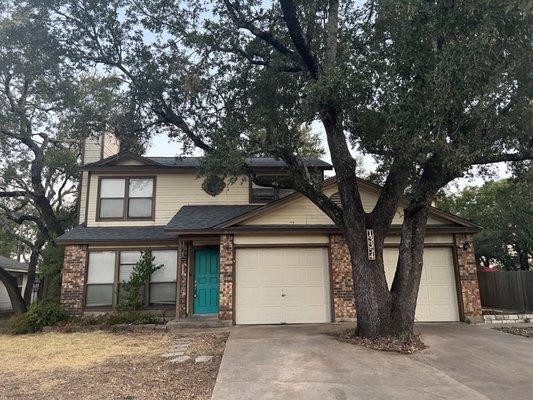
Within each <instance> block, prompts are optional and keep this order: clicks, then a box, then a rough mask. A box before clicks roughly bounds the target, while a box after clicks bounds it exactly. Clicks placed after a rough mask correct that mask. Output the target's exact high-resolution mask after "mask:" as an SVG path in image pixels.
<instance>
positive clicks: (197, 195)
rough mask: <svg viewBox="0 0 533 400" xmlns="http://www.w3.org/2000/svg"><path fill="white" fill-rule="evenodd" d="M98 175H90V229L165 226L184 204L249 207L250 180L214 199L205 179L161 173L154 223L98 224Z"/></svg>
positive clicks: (158, 178) (193, 175)
mask: <svg viewBox="0 0 533 400" xmlns="http://www.w3.org/2000/svg"><path fill="white" fill-rule="evenodd" d="M141 175H142V176H146V175H147V174H146V173H145V174H141ZM99 176H105V175H91V185H90V193H89V209H88V221H87V226H147V225H166V224H167V223H168V222H169V221H170V219H171V218H172V217H173V216H174V215H175V214H176V212H178V210H179V209H180V208H181V207H182V206H184V205H202V204H248V182H247V181H242V180H240V179H239V180H238V181H237V183H235V184H234V185H228V186H227V187H226V188H225V189H224V191H223V192H222V193H221V194H219V195H218V196H215V197H213V196H210V195H208V194H207V193H205V192H204V191H203V190H202V180H201V179H198V178H197V175H196V173H177V174H159V175H157V183H156V197H155V221H96V203H97V192H98V177H99ZM108 176H113V175H108ZM129 176H135V175H134V174H132V175H129Z"/></svg>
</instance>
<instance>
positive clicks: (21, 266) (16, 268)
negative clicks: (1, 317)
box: [0, 256, 34, 311]
mask: <svg viewBox="0 0 533 400" xmlns="http://www.w3.org/2000/svg"><path fill="white" fill-rule="evenodd" d="M0 267H2V268H4V269H5V270H6V271H7V272H9V273H10V274H11V275H13V276H14V277H15V278H17V283H18V287H19V289H20V292H21V293H23V292H24V289H25V288H26V282H27V281H28V264H26V263H21V262H19V261H17V260H13V259H11V258H7V257H4V256H0ZM33 297H34V296H32V298H33ZM11 310H13V307H12V306H11V300H10V299H9V295H8V294H7V290H6V287H5V286H4V284H3V283H2V282H0V311H11Z"/></svg>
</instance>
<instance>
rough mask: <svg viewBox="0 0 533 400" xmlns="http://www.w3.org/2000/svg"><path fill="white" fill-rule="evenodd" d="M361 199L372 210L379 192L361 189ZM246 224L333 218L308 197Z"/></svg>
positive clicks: (399, 217)
mask: <svg viewBox="0 0 533 400" xmlns="http://www.w3.org/2000/svg"><path fill="white" fill-rule="evenodd" d="M336 192H337V188H336V187H335V186H332V187H329V188H327V189H326V190H325V192H324V193H325V194H326V195H327V196H331V195H333V194H334V193H336ZM361 200H362V202H363V207H364V208H365V210H366V211H367V212H370V211H372V209H373V208H374V206H375V205H376V202H377V200H378V194H376V193H374V192H371V191H368V190H364V189H361ZM402 221H403V215H402V212H401V211H398V212H396V215H395V217H394V219H393V221H392V223H393V224H401V223H402ZM443 223H444V222H443V221H441V220H440V219H437V218H433V217H429V218H428V224H432V225H439V224H443ZM243 224H244V225H289V224H295V225H322V224H324V225H330V224H333V222H332V221H331V219H330V218H329V217H328V216H327V215H326V214H324V213H323V212H322V210H320V209H319V208H318V207H317V206H316V205H315V204H314V203H312V202H311V200H309V199H307V198H301V197H300V198H297V199H295V200H293V201H291V202H289V203H287V204H285V205H283V206H281V207H280V208H276V209H274V210H272V211H271V212H269V213H267V214H263V215H261V216H258V217H256V218H252V219H249V220H247V221H244V222H243Z"/></svg>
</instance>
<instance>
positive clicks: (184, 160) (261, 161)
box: [146, 157, 331, 169]
mask: <svg viewBox="0 0 533 400" xmlns="http://www.w3.org/2000/svg"><path fill="white" fill-rule="evenodd" d="M146 158H147V159H149V160H151V161H155V162H157V163H159V164H162V165H165V166H167V167H177V168H198V167H199V166H200V160H201V159H202V157H146ZM304 162H305V163H306V165H307V166H309V167H319V168H328V169H329V168H331V164H329V163H327V162H325V161H322V160H321V159H319V158H316V157H307V158H305V159H304ZM246 164H247V165H248V166H249V167H252V168H282V167H285V166H287V164H286V163H285V161H282V160H276V159H275V158H272V157H249V158H247V159H246Z"/></svg>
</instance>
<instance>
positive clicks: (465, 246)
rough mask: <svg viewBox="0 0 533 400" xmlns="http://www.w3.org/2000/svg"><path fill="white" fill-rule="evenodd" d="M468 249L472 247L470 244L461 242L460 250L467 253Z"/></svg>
mask: <svg viewBox="0 0 533 400" xmlns="http://www.w3.org/2000/svg"><path fill="white" fill-rule="evenodd" d="M470 247H472V244H471V243H470V242H463V244H462V245H461V248H462V249H463V250H464V251H467V250H468V249H469V248H470Z"/></svg>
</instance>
